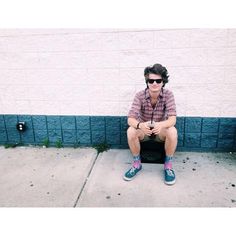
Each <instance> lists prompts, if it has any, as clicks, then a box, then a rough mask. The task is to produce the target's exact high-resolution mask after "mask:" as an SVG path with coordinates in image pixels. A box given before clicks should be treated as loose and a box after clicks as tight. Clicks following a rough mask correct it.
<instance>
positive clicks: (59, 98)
mask: <svg viewBox="0 0 236 236" xmlns="http://www.w3.org/2000/svg"><path fill="white" fill-rule="evenodd" d="M157 62H158V63H161V64H163V65H164V66H166V67H167V69H168V71H169V74H170V82H169V84H167V86H166V87H167V88H170V89H172V91H173V92H174V94H175V98H176V104H177V112H178V115H179V116H187V117H188V116H201V117H235V116H236V109H235V102H236V93H235V91H236V29H130V30H129V29H123V30H122V29H45V30H44V29H24V30H23V29H21V30H20V29H15V30H14V29H11V30H10V29H5V30H3V29H1V30H0V114H29V115H34V114H35V115H36V114H38V115H89V116H93V115H113V116H114V115H115V116H125V115H127V112H128V109H129V106H130V104H131V102H132V99H133V97H134V94H135V93H136V92H137V91H139V90H141V89H143V88H144V87H145V84H144V79H143V69H144V67H146V66H148V65H151V64H154V63H157Z"/></svg>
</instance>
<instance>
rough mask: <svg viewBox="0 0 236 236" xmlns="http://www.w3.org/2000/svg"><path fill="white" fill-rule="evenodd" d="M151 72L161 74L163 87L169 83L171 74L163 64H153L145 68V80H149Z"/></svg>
mask: <svg viewBox="0 0 236 236" xmlns="http://www.w3.org/2000/svg"><path fill="white" fill-rule="evenodd" d="M149 74H156V75H160V76H161V78H162V79H163V87H164V86H165V84H167V83H168V81H169V80H168V78H169V75H168V71H167V69H166V68H165V67H164V66H162V65H161V64H155V65H153V66H148V67H146V68H145V69H144V77H145V80H146V82H147V79H148V76H149Z"/></svg>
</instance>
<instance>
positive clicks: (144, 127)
mask: <svg viewBox="0 0 236 236" xmlns="http://www.w3.org/2000/svg"><path fill="white" fill-rule="evenodd" d="M139 128H140V129H141V130H142V131H143V132H144V134H146V135H148V136H151V134H152V130H151V129H150V127H149V126H148V122H144V123H140V124H139Z"/></svg>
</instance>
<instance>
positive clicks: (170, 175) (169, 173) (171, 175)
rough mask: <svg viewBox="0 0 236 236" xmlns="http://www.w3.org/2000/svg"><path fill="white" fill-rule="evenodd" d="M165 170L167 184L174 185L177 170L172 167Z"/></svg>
mask: <svg viewBox="0 0 236 236" xmlns="http://www.w3.org/2000/svg"><path fill="white" fill-rule="evenodd" d="M164 172H165V184H167V185H172V184H174V183H175V172H174V170H172V169H166V170H164Z"/></svg>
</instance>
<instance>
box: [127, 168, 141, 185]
mask: <svg viewBox="0 0 236 236" xmlns="http://www.w3.org/2000/svg"><path fill="white" fill-rule="evenodd" d="M141 170H142V165H140V168H135V167H134V166H132V167H131V168H130V169H129V170H128V171H127V172H126V173H125V175H124V176H123V178H124V180H127V181H130V180H132V179H133V178H134V177H135V176H136V175H137V174H138V173H139V172H140V171H141Z"/></svg>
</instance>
